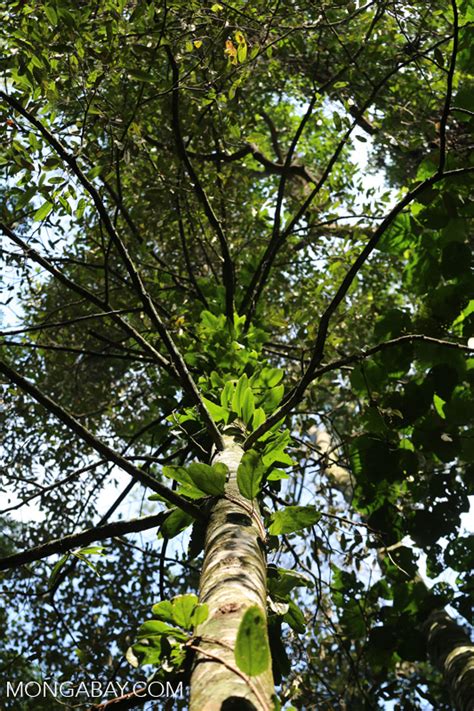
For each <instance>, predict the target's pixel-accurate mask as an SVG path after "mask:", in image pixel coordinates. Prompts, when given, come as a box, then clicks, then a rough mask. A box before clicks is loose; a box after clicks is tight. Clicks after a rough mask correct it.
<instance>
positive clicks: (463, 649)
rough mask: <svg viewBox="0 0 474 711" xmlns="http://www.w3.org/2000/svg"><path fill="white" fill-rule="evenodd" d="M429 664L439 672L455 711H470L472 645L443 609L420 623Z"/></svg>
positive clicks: (472, 708)
mask: <svg viewBox="0 0 474 711" xmlns="http://www.w3.org/2000/svg"><path fill="white" fill-rule="evenodd" d="M424 632H425V634H426V639H427V649H428V654H429V657H430V659H431V661H432V663H433V664H434V665H435V666H436V667H437V668H438V669H439V670H440V671H441V672H442V674H443V677H444V679H445V681H446V683H447V684H448V685H449V688H450V691H451V697H452V700H453V703H454V705H455V708H456V709H457V710H458V711H474V644H472V642H471V640H470V639H469V637H468V635H467V634H466V633H465V632H464V630H463V629H462V627H460V626H459V625H458V624H457V623H456V622H455V621H454V620H453V619H451V617H450V616H449V615H448V614H447V612H444V611H443V610H436V611H435V612H433V613H431V615H430V616H429V618H428V620H427V621H426V623H425V624H424Z"/></svg>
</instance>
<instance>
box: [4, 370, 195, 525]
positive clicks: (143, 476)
mask: <svg viewBox="0 0 474 711" xmlns="http://www.w3.org/2000/svg"><path fill="white" fill-rule="evenodd" d="M0 373H3V375H5V376H6V377H7V378H8V380H10V381H11V382H12V383H15V385H17V386H18V387H19V388H20V389H21V390H23V392H25V393H27V394H28V395H30V396H31V397H32V398H33V399H34V400H36V402H38V403H40V405H42V406H43V407H45V408H46V409H47V410H48V412H51V413H52V414H53V415H54V416H55V417H57V418H58V420H60V421H61V422H62V423H63V424H65V425H66V427H68V429H69V430H70V431H71V432H73V433H74V434H76V435H77V436H78V437H79V438H80V439H81V440H83V441H84V442H86V444H88V445H89V446H90V447H91V448H92V449H94V450H95V451H96V452H98V453H99V454H100V455H101V456H102V457H103V458H104V459H106V460H107V461H109V462H112V463H113V464H116V465H117V466H118V467H120V468H121V469H123V470H124V471H126V472H127V474H130V476H131V477H132V478H133V479H135V480H137V481H139V482H140V483H141V484H143V486H146V487H148V488H150V489H151V490H152V491H155V492H156V493H157V494H160V496H162V497H163V498H164V499H165V500H166V501H168V502H169V503H171V504H174V505H175V506H178V507H179V508H180V509H182V511H185V512H186V513H188V514H190V516H193V517H194V518H196V519H199V520H201V521H203V520H205V516H204V514H203V512H202V510H201V509H200V508H199V507H198V506H195V505H194V504H193V503H191V502H189V501H187V500H186V499H184V498H183V497H182V496H180V495H179V494H177V493H176V492H175V491H172V490H171V489H168V487H166V486H165V485H164V484H162V483H161V482H159V481H157V480H156V479H154V478H153V477H152V476H150V475H149V474H147V472H146V471H144V470H143V469H141V468H139V467H136V466H135V465H134V464H132V462H130V461H129V460H128V459H126V458H125V457H123V456H122V455H121V454H118V452H115V451H114V450H113V449H112V448H111V447H109V446H108V445H107V444H105V442H102V441H101V440H100V439H98V438H97V437H96V436H95V435H93V434H92V432H90V431H89V430H88V429H86V427H84V426H83V425H82V424H81V423H80V422H79V421H78V420H77V419H76V418H75V417H74V416H73V415H71V414H70V413H69V412H67V410H65V409H64V408H63V407H61V405H59V404H58V403H57V402H55V401H54V400H52V399H51V398H50V397H49V396H48V395H45V394H44V393H43V392H42V391H41V390H40V389H39V388H38V387H36V385H34V384H33V383H32V382H30V381H29V380H26V378H24V377H23V376H22V375H20V373H17V372H16V371H15V370H14V369H13V368H11V367H10V366H9V365H8V364H7V363H5V362H4V361H2V360H0Z"/></svg>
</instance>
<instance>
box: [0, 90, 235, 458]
mask: <svg viewBox="0 0 474 711" xmlns="http://www.w3.org/2000/svg"><path fill="white" fill-rule="evenodd" d="M0 96H1V97H2V98H3V99H5V101H6V102H7V104H8V105H9V106H11V107H12V108H14V109H15V110H16V111H17V112H18V113H19V114H21V116H23V117H24V118H26V120H27V121H28V122H29V123H31V124H32V125H33V126H35V128H37V129H38V131H39V132H40V133H41V135H42V136H43V137H44V138H45V140H46V141H47V143H48V144H49V145H50V146H51V147H52V148H54V150H55V151H56V153H57V154H58V155H59V156H60V158H62V160H63V161H64V163H65V164H66V165H67V166H68V167H69V168H70V169H71V171H72V172H73V174H74V175H75V176H76V178H77V179H78V181H79V183H80V184H81V185H82V186H83V188H84V189H85V190H86V192H87V193H88V194H89V195H90V197H91V198H92V200H93V202H94V205H95V207H96V210H97V213H98V214H99V216H100V218H101V220H102V223H103V224H104V227H105V229H106V231H107V233H108V235H109V237H110V239H111V241H112V243H113V244H114V246H115V248H116V249H117V252H118V254H119V255H120V257H121V259H122V261H123V263H124V265H125V267H126V269H127V272H128V274H129V276H130V279H131V281H132V283H133V286H134V288H135V290H136V293H137V295H138V296H139V297H140V299H141V301H142V304H143V309H144V311H145V313H146V314H147V316H148V317H149V318H150V320H151V322H152V323H153V325H154V326H155V328H156V330H157V331H158V333H159V335H160V337H161V339H162V341H163V343H164V345H165V347H166V350H167V351H168V353H169V356H170V358H171V361H172V363H173V365H174V368H175V370H176V372H177V374H178V377H179V380H180V382H181V385H182V386H183V388H184V390H185V391H186V392H187V393H188V394H189V396H190V397H191V399H192V400H193V402H194V404H195V405H196V407H197V409H198V411H199V414H200V415H201V417H202V419H203V420H204V423H205V425H206V428H207V429H208V431H209V434H210V435H211V437H212V440H213V442H214V444H215V445H216V447H218V448H219V449H221V448H222V438H221V436H220V434H219V430H218V429H217V427H216V425H215V423H214V421H213V419H212V417H211V416H210V414H209V412H208V410H207V408H206V406H205V404H204V402H203V400H202V398H201V395H200V394H199V391H198V388H197V386H196V384H195V382H194V380H193V378H192V376H191V374H190V372H189V371H188V368H187V366H186V363H185V362H184V359H183V356H182V355H181V353H180V351H179V350H178V348H177V347H176V345H175V343H174V341H173V339H172V337H171V335H170V333H169V332H168V329H167V328H166V326H165V324H164V323H163V321H162V319H161V317H160V315H159V314H158V311H157V309H156V306H155V304H154V302H153V300H152V298H151V297H150V295H149V294H148V292H147V290H146V288H145V285H144V283H143V281H142V278H141V277H140V274H139V273H138V271H137V269H136V267H135V264H134V263H133V260H132V258H131V256H130V254H129V252H128V250H127V247H126V246H125V244H124V243H123V242H122V240H121V239H120V237H119V235H118V233H117V231H116V229H115V227H114V226H113V224H112V221H111V219H110V217H109V214H108V212H107V210H106V208H105V206H104V203H103V202H102V200H101V197H100V195H99V193H98V191H97V189H96V188H95V186H94V185H93V184H92V183H91V181H90V180H89V179H88V178H87V176H86V175H85V174H84V173H83V172H82V170H81V168H80V167H79V165H78V163H77V160H76V158H75V156H74V155H72V154H70V153H69V151H68V150H67V149H66V148H65V147H64V146H63V144H62V143H61V142H60V141H59V140H58V139H57V138H56V137H55V136H54V135H53V134H52V133H51V132H50V131H49V130H48V129H47V128H46V126H44V125H43V123H42V122H41V121H39V120H38V119H37V118H36V117H35V116H34V115H33V114H32V113H31V112H30V111H28V110H27V109H25V108H24V107H23V106H22V104H21V103H20V102H19V101H17V100H16V99H15V98H13V97H12V96H10V95H9V94H7V93H5V92H4V91H1V90H0ZM206 199H207V198H206ZM224 241H225V240H224ZM232 294H233V277H232ZM232 299H233V296H232ZM232 318H233V310H232Z"/></svg>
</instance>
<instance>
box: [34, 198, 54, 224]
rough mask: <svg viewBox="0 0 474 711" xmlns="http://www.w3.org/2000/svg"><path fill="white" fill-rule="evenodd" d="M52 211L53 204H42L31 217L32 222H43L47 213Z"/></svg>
mask: <svg viewBox="0 0 474 711" xmlns="http://www.w3.org/2000/svg"><path fill="white" fill-rule="evenodd" d="M52 209H53V203H52V202H49V201H46V202H44V203H43V204H42V205H41V207H39V208H38V209H37V210H36V212H35V214H34V215H33V220H35V221H36V222H41V220H44V219H45V218H46V217H48V215H49V213H50V212H51V210H52Z"/></svg>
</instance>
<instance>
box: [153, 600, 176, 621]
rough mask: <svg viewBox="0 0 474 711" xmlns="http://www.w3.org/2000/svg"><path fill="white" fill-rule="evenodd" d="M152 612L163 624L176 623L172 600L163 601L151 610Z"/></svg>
mask: <svg viewBox="0 0 474 711" xmlns="http://www.w3.org/2000/svg"><path fill="white" fill-rule="evenodd" d="M151 611H152V613H153V614H154V615H155V617H158V619H159V620H162V621H163V622H174V616H173V605H172V604H171V602H170V600H162V601H161V602H158V603H156V605H153V607H152V608H151Z"/></svg>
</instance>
